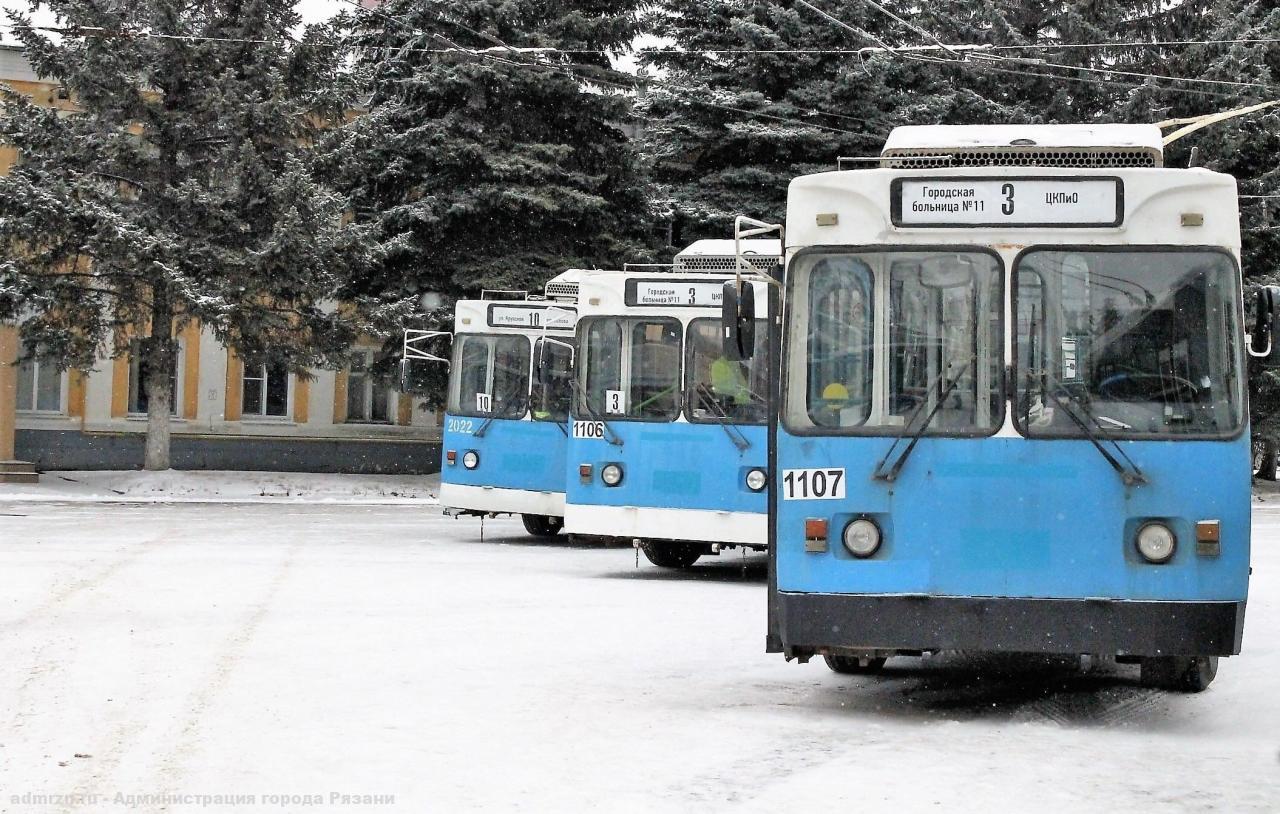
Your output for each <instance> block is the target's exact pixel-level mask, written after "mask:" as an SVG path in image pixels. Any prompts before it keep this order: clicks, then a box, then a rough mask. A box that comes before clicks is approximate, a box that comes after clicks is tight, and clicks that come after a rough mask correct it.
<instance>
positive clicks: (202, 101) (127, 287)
mask: <svg viewBox="0 0 1280 814" xmlns="http://www.w3.org/2000/svg"><path fill="white" fill-rule="evenodd" d="M43 5H45V6H46V7H47V8H49V9H50V10H51V11H52V12H53V13H54V14H55V15H56V16H57V19H58V21H59V23H58V24H59V26H60V27H62V28H64V29H66V31H65V33H64V34H63V35H62V36H61V37H58V38H56V39H55V38H53V37H50V36H46V35H45V34H44V33H42V32H41V31H38V30H36V29H34V28H31V27H29V23H28V20H27V19H26V18H25V17H24V16H22V15H19V14H11V15H10V18H11V20H12V21H13V22H14V23H15V24H16V25H17V26H18V27H17V28H16V29H15V33H16V34H17V36H18V37H20V38H21V40H22V43H23V45H24V47H25V51H26V54H27V57H28V59H29V60H30V62H31V64H32V67H33V68H34V70H35V71H36V73H37V74H39V75H41V76H43V77H46V78H49V79H52V80H55V81H56V82H58V83H59V84H60V86H61V88H62V92H63V93H64V95H66V96H67V97H68V98H69V99H70V100H71V104H72V106H73V109H72V110H71V111H69V112H66V113H65V114H64V113H59V112H56V111H52V110H46V109H41V108H38V107H36V106H35V105H34V104H33V103H32V102H31V100H29V99H26V98H24V97H22V96H21V95H19V94H16V93H13V92H6V93H5V95H4V103H5V104H4V110H3V113H2V114H0V137H2V138H3V139H4V140H5V141H6V142H7V143H9V144H12V145H14V146H15V147H16V148H17V149H18V151H19V154H20V161H19V163H18V165H17V166H15V167H14V169H13V171H12V173H11V174H10V175H9V176H8V177H6V178H3V179H0V261H2V264H0V292H2V293H0V318H9V319H12V318H14V317H16V316H19V315H22V316H24V317H26V320H25V322H24V326H23V330H24V333H25V334H26V335H27V337H28V338H29V339H30V340H32V346H33V347H35V348H37V351H36V352H37V353H39V355H41V356H42V357H45V358H50V359H55V360H57V361H58V362H59V363H61V364H62V365H64V366H76V367H81V368H84V369H88V368H89V367H91V366H92V364H93V362H94V359H95V358H96V355H97V354H98V353H99V352H100V351H103V350H104V349H106V350H107V352H109V353H111V354H113V355H116V354H121V353H125V352H129V348H130V342H131V340H132V341H133V342H135V343H136V344H135V347H134V352H137V353H139V354H140V360H141V364H142V367H143V368H144V369H145V370H146V371H147V373H146V385H147V388H148V393H149V407H148V412H149V415H148V419H149V420H148V426H147V443H146V461H145V465H146V467H147V468H148V469H165V468H168V466H169V413H170V405H171V400H172V388H171V384H170V373H171V371H172V370H173V367H174V362H175V359H176V354H175V347H176V345H175V340H174V336H175V331H176V330H177V329H179V328H180V327H181V326H182V325H184V324H186V323H187V322H189V321H191V320H199V322H200V323H201V324H202V325H204V326H205V327H207V328H210V329H212V331H213V333H214V334H215V335H216V337H217V338H218V340H219V341H220V342H222V343H224V344H227V345H229V346H231V347H234V348H236V349H237V350H238V351H239V352H240V354H241V355H242V357H243V358H244V359H245V361H246V363H248V364H253V363H256V362H260V361H266V360H267V358H268V357H270V359H271V360H272V361H276V362H282V363H285V364H287V365H288V366H290V367H291V368H292V369H294V370H295V371H297V372H299V373H303V374H304V375H305V371H304V368H305V367H307V366H320V365H326V364H335V365H336V364H338V363H339V359H340V358H341V357H342V356H343V355H344V354H345V353H347V352H348V349H349V347H350V344H351V342H352V341H353V339H354V338H355V336H356V335H357V332H358V330H360V329H361V328H368V327H369V326H368V325H367V324H366V325H362V324H358V320H357V319H356V318H355V317H354V316H353V312H352V311H351V310H350V309H349V308H342V309H337V308H334V307H333V305H332V303H333V302H334V301H335V300H336V299H339V298H343V297H344V296H345V295H346V294H348V293H349V291H348V289H347V288H346V284H347V282H349V280H350V279H351V278H352V277H354V276H358V274H359V272H360V270H361V269H362V268H364V267H366V266H367V265H369V263H371V262H372V261H373V260H374V259H375V258H374V257H373V255H372V254H371V251H370V246H372V245H374V244H373V243H372V242H371V241H370V240H369V239H368V236H367V234H365V231H364V230H363V229H362V228H361V227H359V226H357V225H346V224H344V223H343V216H344V212H345V211H346V210H347V202H346V201H345V200H344V199H343V198H342V197H341V196H339V195H337V194H335V193H334V192H333V191H331V190H329V189H327V188H325V187H323V186H321V185H318V184H317V183H316V181H315V178H314V176H313V171H312V164H313V160H314V159H313V155H312V152H313V151H312V149H310V148H309V146H308V145H310V144H311V143H313V142H314V141H315V139H316V138H317V137H318V136H319V133H320V129H321V128H323V127H325V126H327V125H328V124H329V123H332V122H336V121H337V120H339V119H340V117H342V116H343V114H344V113H345V112H346V110H347V109H348V105H349V102H350V95H349V89H348V88H347V87H346V85H347V83H345V82H344V80H343V71H342V68H343V61H342V60H343V56H342V52H341V50H340V49H339V48H337V47H335V45H336V43H335V42H334V41H333V36H332V34H331V33H330V32H326V31H325V30H324V29H321V28H315V27H313V28H309V29H308V30H307V31H306V32H305V33H304V34H303V35H302V36H301V38H300V39H298V40H296V41H295V40H294V38H293V37H292V36H291V35H290V31H291V30H293V29H295V28H296V27H297V26H298V24H299V18H298V16H297V14H295V12H294V10H293V5H294V3H293V2H292V0H244V1H243V2H242V1H241V0H181V2H179V0H137V1H136V2H134V3H131V4H120V3H110V4H102V3H97V2H93V0H46V2H44V4H43ZM149 34H164V35H170V36H165V37H157V36H149ZM172 35H177V36H172ZM182 37H193V38H194V39H182ZM206 38H216V39H206ZM352 302H353V303H354V304H355V305H358V306H368V307H364V308H363V312H364V313H365V314H366V315H367V316H368V317H370V318H374V317H378V316H382V317H386V316H388V314H387V313H385V312H386V311H387V310H388V309H387V308H385V307H380V306H377V305H376V304H371V303H368V302H363V301H355V300H353V301H352ZM390 310H394V309H390Z"/></svg>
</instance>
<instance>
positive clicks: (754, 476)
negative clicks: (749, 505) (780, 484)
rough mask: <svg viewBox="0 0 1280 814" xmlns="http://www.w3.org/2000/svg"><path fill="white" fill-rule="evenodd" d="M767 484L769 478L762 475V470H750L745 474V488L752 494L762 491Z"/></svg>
mask: <svg viewBox="0 0 1280 814" xmlns="http://www.w3.org/2000/svg"><path fill="white" fill-rule="evenodd" d="M768 482H769V476H768V475H766V474H765V473H764V470H763V469H752V470H751V471H750V472H748V473H747V488H748V489H750V490H751V491H753V492H759V491H760V490H761V489H764V487H765V485H766V484H767V483H768Z"/></svg>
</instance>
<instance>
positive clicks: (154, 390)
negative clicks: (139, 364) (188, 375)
mask: <svg viewBox="0 0 1280 814" xmlns="http://www.w3.org/2000/svg"><path fill="white" fill-rule="evenodd" d="M167 310H168V309H167V308H162V307H160V306H157V307H156V308H154V309H152V318H151V336H149V337H148V338H147V339H146V340H145V341H144V342H143V345H142V348H141V355H142V358H143V359H144V360H145V361H146V367H147V370H146V387H147V445H146V454H145V457H144V459H143V466H144V467H146V468H147V469H149V470H151V471H153V472H154V471H160V470H165V469H168V468H169V436H170V424H169V417H170V415H171V413H172V410H173V397H174V396H173V384H174V380H175V378H176V376H175V373H176V371H175V369H174V365H175V362H176V358H177V348H176V347H175V346H174V342H173V317H172V315H171V314H168V313H162V312H164V311H167Z"/></svg>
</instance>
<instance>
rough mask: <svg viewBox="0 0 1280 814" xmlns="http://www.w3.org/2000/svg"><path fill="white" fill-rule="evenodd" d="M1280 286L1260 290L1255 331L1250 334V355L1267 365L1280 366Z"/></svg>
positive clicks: (1255, 316)
mask: <svg viewBox="0 0 1280 814" xmlns="http://www.w3.org/2000/svg"><path fill="white" fill-rule="evenodd" d="M1277 309H1280V287H1277V286H1273V285H1268V286H1263V287H1262V288H1260V289H1259V290H1258V301H1257V308H1256V311H1255V315H1254V323H1253V332H1252V333H1251V334H1250V335H1249V355H1250V356H1253V357H1255V358H1258V359H1261V360H1262V363H1263V364H1264V365H1266V366H1267V367H1280V337H1278V336H1277V331H1278V330H1280V324H1278V323H1280V314H1278V313H1277Z"/></svg>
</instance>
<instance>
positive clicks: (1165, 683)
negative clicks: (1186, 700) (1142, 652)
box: [1141, 656, 1218, 692]
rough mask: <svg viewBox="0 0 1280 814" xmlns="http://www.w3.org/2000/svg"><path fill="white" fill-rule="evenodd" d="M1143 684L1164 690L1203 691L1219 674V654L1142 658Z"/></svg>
mask: <svg viewBox="0 0 1280 814" xmlns="http://www.w3.org/2000/svg"><path fill="white" fill-rule="evenodd" d="M1141 671H1142V674H1141V675H1142V678H1141V680H1142V684H1143V685H1144V686H1147V687H1159V688H1160V689H1164V690H1179V691H1181V692H1203V691H1204V690H1205V689H1207V688H1208V686H1209V685H1210V684H1211V683H1212V682H1213V679H1214V677H1215V676H1216V675H1218V657H1217V656H1160V657H1156V658H1147V659H1143V660H1142V667H1141Z"/></svg>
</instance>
